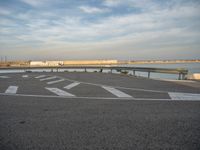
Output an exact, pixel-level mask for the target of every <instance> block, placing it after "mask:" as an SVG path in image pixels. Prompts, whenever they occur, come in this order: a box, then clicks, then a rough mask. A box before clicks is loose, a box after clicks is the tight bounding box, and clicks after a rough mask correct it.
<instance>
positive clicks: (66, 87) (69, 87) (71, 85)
mask: <svg viewBox="0 0 200 150" xmlns="http://www.w3.org/2000/svg"><path fill="white" fill-rule="evenodd" d="M79 84H80V83H79V82H74V83H71V84H69V85H67V86H65V87H64V89H68V90H69V89H71V88H73V87H75V86H77V85H79Z"/></svg>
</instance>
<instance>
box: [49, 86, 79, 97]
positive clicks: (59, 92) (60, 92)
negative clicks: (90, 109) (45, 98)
mask: <svg viewBox="0 0 200 150" xmlns="http://www.w3.org/2000/svg"><path fill="white" fill-rule="evenodd" d="M46 89H47V90H49V91H51V92H53V93H55V94H56V95H58V96H70V97H73V96H75V95H73V94H71V93H68V92H66V91H63V90H61V89H58V88H47V87H46Z"/></svg>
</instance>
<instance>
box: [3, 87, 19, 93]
mask: <svg viewBox="0 0 200 150" xmlns="http://www.w3.org/2000/svg"><path fill="white" fill-rule="evenodd" d="M17 89H18V86H9V87H8V88H7V90H6V91H5V93H7V94H16V93H17Z"/></svg>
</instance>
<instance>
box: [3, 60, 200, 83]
mask: <svg viewBox="0 0 200 150" xmlns="http://www.w3.org/2000/svg"><path fill="white" fill-rule="evenodd" d="M119 66H124V67H146V68H152V67H153V68H169V69H172V68H184V69H187V70H188V71H189V74H193V73H200V63H174V64H127V65H119ZM29 71H35V72H51V71H52V70H50V69H37V70H29ZM53 71H56V69H54V70H53ZM64 71H66V72H82V71H84V70H83V69H79V70H76V69H59V72H64ZM98 71H99V70H95V69H87V72H98ZM18 72H21V73H23V72H25V71H24V70H21V69H20V70H0V74H3V73H18ZM103 72H105V73H108V72H110V70H104V71H103ZM113 73H117V74H118V73H119V72H117V71H113ZM132 73H133V72H132V71H129V72H128V74H129V75H132ZM135 75H136V76H141V77H147V76H148V74H147V73H146V72H139V71H136V72H135ZM150 78H154V79H175V80H176V79H178V75H177V74H166V73H151V75H150Z"/></svg>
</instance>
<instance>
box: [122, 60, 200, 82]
mask: <svg viewBox="0 0 200 150" xmlns="http://www.w3.org/2000/svg"><path fill="white" fill-rule="evenodd" d="M122 66H126V67H147V68H148V67H149V68H151V67H153V68H170V69H171V68H184V69H187V70H188V71H189V74H192V73H200V63H176V64H130V65H122ZM136 75H137V76H144V77H147V75H148V74H147V73H145V72H136ZM151 78H163V79H178V75H176V74H162V73H151Z"/></svg>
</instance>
